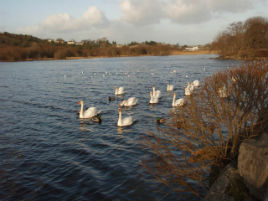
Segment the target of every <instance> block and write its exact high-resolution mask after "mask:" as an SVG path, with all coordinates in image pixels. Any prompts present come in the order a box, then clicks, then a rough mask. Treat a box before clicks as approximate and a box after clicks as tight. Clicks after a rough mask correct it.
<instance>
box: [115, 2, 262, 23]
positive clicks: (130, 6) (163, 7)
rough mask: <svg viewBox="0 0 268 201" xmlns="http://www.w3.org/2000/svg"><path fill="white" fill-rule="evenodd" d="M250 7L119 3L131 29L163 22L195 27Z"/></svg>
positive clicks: (171, 3)
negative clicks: (133, 26)
mask: <svg viewBox="0 0 268 201" xmlns="http://www.w3.org/2000/svg"><path fill="white" fill-rule="evenodd" d="M255 1H256V0H255ZM258 1H262V0H258ZM254 3H255V2H254ZM253 5H254V4H253V0H235V1H234V0H165V1H164V0H144V1H142V3H141V1H140V0H122V1H121V3H120V8H121V11H122V13H123V19H124V20H126V21H127V22H129V23H132V24H134V25H148V24H155V23H159V22H160V21H161V20H163V19H169V20H171V21H173V22H175V23H179V24H189V23H190V24H196V23H201V22H206V21H208V20H210V19H212V18H214V17H216V16H217V14H223V13H237V12H243V11H247V10H249V9H251V8H253V7H254V6H253Z"/></svg>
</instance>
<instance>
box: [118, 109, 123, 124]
mask: <svg viewBox="0 0 268 201" xmlns="http://www.w3.org/2000/svg"><path fill="white" fill-rule="evenodd" d="M118 125H122V113H121V111H120V112H119V118H118Z"/></svg>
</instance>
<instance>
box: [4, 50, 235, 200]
mask: <svg viewBox="0 0 268 201" xmlns="http://www.w3.org/2000/svg"><path fill="white" fill-rule="evenodd" d="M216 57H217V55H179V56H161V57H124V58H96V59H83V60H56V61H32V62H0V111H1V112H0V125H1V127H0V200H5V201H9V200H31V201H33V200H38V201H41V200H44V201H47V200H58V201H59V200H72V201H78V200H79V201H81V200H92V201H98V200H135V201H139V200H147V201H150V200H159V201H160V200H165V201H169V200H172V201H175V200H187V194H185V195H183V194H176V193H173V192H172V191H170V190H169V189H168V188H167V187H166V186H164V185H163V184H159V183H157V182H156V181H155V180H154V179H153V177H152V176H151V175H149V174H148V173H147V172H146V171H145V170H144V168H143V167H142V166H141V161H143V160H144V159H148V157H149V155H150V153H149V150H146V149H144V148H143V147H142V146H141V142H142V141H143V139H144V136H145V135H146V133H148V132H150V131H153V132H157V125H156V118H157V117H167V116H168V113H169V111H170V109H171V103H172V93H167V92H166V85H167V82H170V83H171V84H173V85H174V86H175V90H174V91H175V92H176V94H177V98H180V97H183V96H184V86H185V85H186V84H187V82H190V81H191V82H192V81H194V80H196V79H198V80H200V81H201V83H202V81H203V80H204V78H205V77H207V76H209V75H211V74H213V73H215V72H217V71H219V70H224V69H226V68H228V67H231V66H234V65H237V64H239V62H238V61H233V60H218V59H216ZM152 85H155V87H156V89H159V90H161V92H162V96H163V97H162V99H161V100H160V102H159V104H157V105H154V106H150V105H149V99H150V96H149V92H150V91H151V90H152ZM115 86H123V87H124V88H125V91H126V94H125V96H124V97H117V98H116V99H115V100H114V101H111V102H109V101H108V97H109V96H111V97H113V96H114V87H115ZM131 96H134V97H137V98H138V99H139V102H138V105H137V106H135V107H133V108H130V109H123V111H122V115H123V117H124V116H132V117H133V118H134V119H135V120H136V122H135V124H134V125H132V126H131V127H126V128H118V127H117V120H118V111H117V110H118V105H119V103H120V102H121V101H122V100H123V99H124V98H128V97H131ZM80 100H83V101H84V103H85V107H86V108H87V107H91V106H95V107H97V108H98V109H99V110H101V116H102V122H101V124H98V123H95V122H91V121H85V120H83V121H82V120H79V119H78V116H77V111H78V110H79V109H80V105H78V104H77V103H78V101H80Z"/></svg>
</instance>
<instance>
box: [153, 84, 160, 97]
mask: <svg viewBox="0 0 268 201" xmlns="http://www.w3.org/2000/svg"><path fill="white" fill-rule="evenodd" d="M153 96H155V97H157V98H161V91H160V90H155V86H153Z"/></svg>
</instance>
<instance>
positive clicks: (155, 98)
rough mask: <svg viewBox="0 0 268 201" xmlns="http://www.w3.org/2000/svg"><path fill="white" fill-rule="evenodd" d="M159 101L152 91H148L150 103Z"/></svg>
mask: <svg viewBox="0 0 268 201" xmlns="http://www.w3.org/2000/svg"><path fill="white" fill-rule="evenodd" d="M158 102H159V99H158V98H157V97H156V96H153V93H152V92H151V91H150V104H156V103H158Z"/></svg>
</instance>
